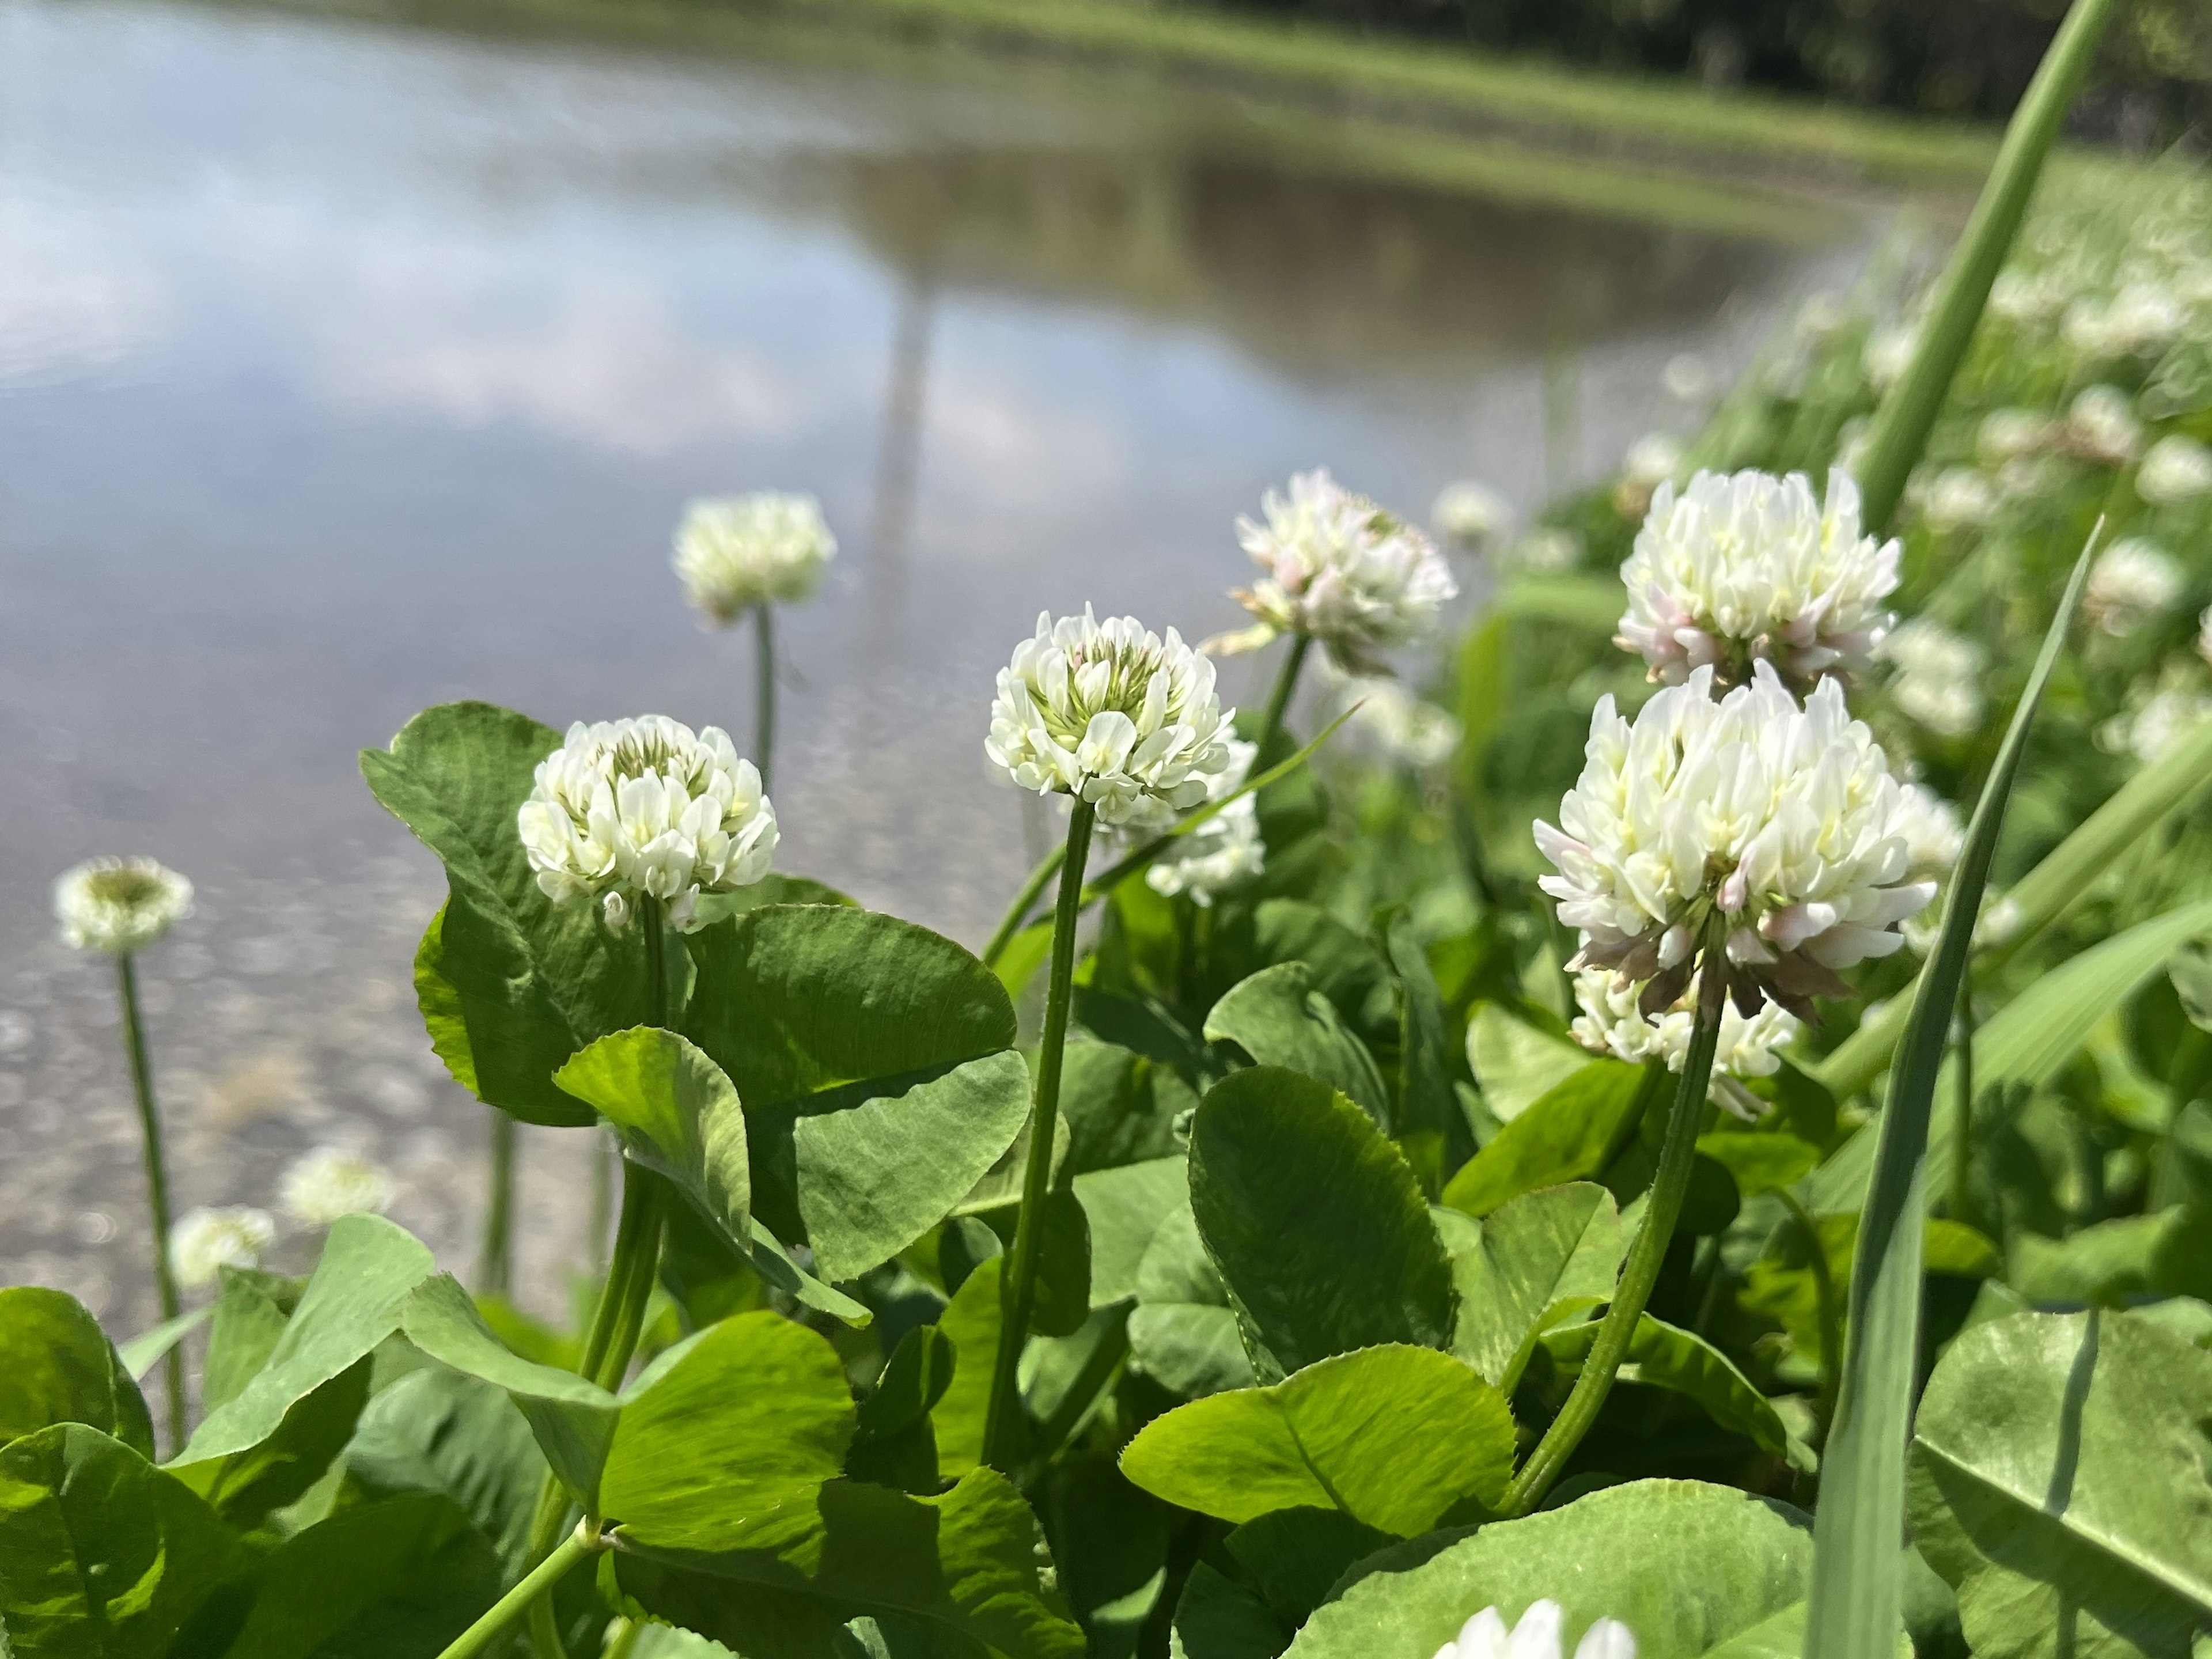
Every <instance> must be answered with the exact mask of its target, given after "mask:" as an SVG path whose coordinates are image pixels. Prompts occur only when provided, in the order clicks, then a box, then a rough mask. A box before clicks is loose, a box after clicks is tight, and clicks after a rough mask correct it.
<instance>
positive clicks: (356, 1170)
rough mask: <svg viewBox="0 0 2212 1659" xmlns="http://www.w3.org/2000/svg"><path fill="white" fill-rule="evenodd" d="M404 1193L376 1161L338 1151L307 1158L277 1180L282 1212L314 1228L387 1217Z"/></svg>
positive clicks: (290, 1166)
mask: <svg viewBox="0 0 2212 1659" xmlns="http://www.w3.org/2000/svg"><path fill="white" fill-rule="evenodd" d="M397 1194H398V1188H397V1187H396V1186H395V1185H394V1184H393V1182H392V1174H391V1171H390V1170H386V1168H385V1167H384V1166H383V1165H382V1164H379V1163H378V1162H377V1161H376V1160H375V1159H374V1158H364V1157H362V1155H361V1154H360V1153H359V1152H347V1151H345V1150H343V1148H341V1147H337V1146H318V1147H316V1148H315V1149H314V1150H313V1152H303V1153H301V1155H300V1156H299V1157H298V1158H294V1159H293V1160H292V1162H291V1163H290V1164H288V1165H286V1166H285V1170H284V1173H283V1174H282V1175H280V1176H277V1177H276V1202H277V1205H278V1206H279V1207H280V1208H282V1209H283V1212H284V1213H285V1214H287V1215H289V1216H290V1217H291V1218H292V1219H293V1220H295V1221H297V1222H299V1223H301V1225H305V1226H309V1227H327V1226H329V1225H331V1223H332V1222H333V1221H336V1220H337V1218H339V1217H340V1216H343V1215H382V1214H383V1213H384V1212H386V1210H388V1209H390V1208H391V1207H392V1199H393V1198H394V1197H395V1196H397Z"/></svg>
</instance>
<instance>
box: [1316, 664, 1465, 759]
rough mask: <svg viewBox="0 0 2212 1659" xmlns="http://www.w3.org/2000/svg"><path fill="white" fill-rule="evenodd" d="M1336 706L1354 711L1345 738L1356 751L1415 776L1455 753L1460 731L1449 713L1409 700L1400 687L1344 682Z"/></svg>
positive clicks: (1422, 700)
mask: <svg viewBox="0 0 2212 1659" xmlns="http://www.w3.org/2000/svg"><path fill="white" fill-rule="evenodd" d="M1336 703H1337V707H1338V708H1350V709H1352V710H1353V711H1355V712H1354V713H1353V714H1352V718H1351V720H1348V721H1347V722H1346V725H1345V735H1346V737H1347V738H1350V739H1351V740H1352V744H1354V745H1355V746H1356V747H1358V748H1362V749H1365V750H1370V751H1371V752H1373V753H1376V754H1378V755H1381V756H1382V757H1384V758H1385V759H1388V760H1392V761H1396V762H1399V763H1402V764H1404V765H1407V766H1410V767H1412V768H1413V769H1415V770H1416V771H1425V770H1427V769H1429V768H1430V767H1432V766H1441V765H1442V764H1443V763H1444V762H1446V761H1448V760H1449V759H1450V758H1451V757H1452V751H1453V750H1455V749H1457V748H1458V747H1459V738H1460V726H1459V722H1458V721H1457V720H1455V719H1453V718H1452V715H1451V714H1450V712H1449V710H1446V709H1443V708H1437V705H1436V704H1434V703H1432V702H1428V701H1427V700H1426V699H1425V698H1422V697H1417V696H1414V695H1413V693H1412V692H1411V691H1408V690H1407V689H1406V687H1405V684H1404V683H1403V682H1401V681H1399V680H1385V679H1350V680H1346V682H1345V683H1344V687H1343V690H1340V692H1339V693H1338V694H1337V698H1336Z"/></svg>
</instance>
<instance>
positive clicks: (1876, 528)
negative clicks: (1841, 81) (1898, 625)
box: [1858, 0, 2112, 534]
mask: <svg viewBox="0 0 2212 1659" xmlns="http://www.w3.org/2000/svg"><path fill="white" fill-rule="evenodd" d="M2111 16H2112V0H2075V3H2074V7H2073V9H2071V10H2070V11H2069V12H2068V13H2067V14H2066V21H2064V22H2063V23H2062V24H2061V25H2059V28H2058V33H2057V37H2056V38H2055V39H2053V40H2052V41H2051V49H2050V50H2049V51H2048V52H2045V53H2044V55H2043V62H2042V64H2040V65H2039V66H2038V68H2037V70H2036V71H2035V78H2034V79H2033V81H2031V82H2028V87H2027V93H2026V94H2025V95H2024V96H2023V97H2022V98H2021V100H2020V107H2019V108H2018V109H2016V110H2015V111H2014V112H2013V117H2012V120H2011V122H2010V123H2009V124H2008V125H2007V126H2006V128H2005V136H2004V143H2003V145H2002V147H2001V148H2000V149H1998V151H1997V159H1996V164H1995V165H1994V166H1992V167H1990V177H1989V182H1988V183H1987V184H1985V185H1983V186H1982V194H1981V198H1980V199H1979V200H1978V201H1977V202H1976V203H1975V204H1974V212H1973V216H1972V218H1970V219H1969V220H1967V222H1966V233H1965V234H1963V235H1962V236H1960V239H1959V246H1958V247H1957V248H1956V249H1955V250H1954V251H1953V252H1952V255H1951V260H1950V263H1949V264H1947V265H1946V266H1945V267H1944V268H1943V275H1942V277H1941V278H1940V279H1939V280H1938V282H1937V283H1936V292H1935V295H1934V296H1933V298H1932V299H1931V301H1929V307H1928V314H1927V319H1926V320H1925V321H1924V322H1923V324H1922V325H1921V329H1920V343H1919V345H1918V348H1917V349H1916V350H1915V351H1914V352H1913V354H1912V362H1911V367H1909V368H1906V370H1905V374H1904V375H1903V377H1902V378H1900V379H1899V381H1898V382H1897V384H1896V385H1895V386H1892V387H1891V388H1890V390H1889V394H1888V395H1887V397H1885V398H1883V399H1882V400H1881V408H1879V409H1877V410H1875V417H1874V428H1873V430H1872V431H1871V432H1870V433H1869V435H1868V441H1867V453H1866V459H1865V460H1864V461H1863V463H1862V464H1861V465H1860V467H1859V478H1858V483H1859V489H1860V492H1861V508H1862V511H1863V513H1865V517H1866V526H1867V528H1868V529H1869V531H1871V532H1875V533H1876V534H1881V533H1882V532H1884V531H1886V529H1887V526H1888V524H1889V519H1890V514H1891V513H1894V512H1895V511H1896V510H1897V503H1898V500H1899V497H1900V496H1902V495H1904V493H1905V478H1906V477H1908V476H1909V475H1910V474H1911V471H1912V469H1913V467H1914V465H1916V464H1917V462H1918V461H1919V459H1920V452H1921V451H1922V450H1923V448H1925V447H1926V446H1927V443H1928V432H1929V428H1931V427H1933V426H1934V425H1935V424H1936V412H1937V411H1938V410H1941V409H1942V406H1943V396H1944V394H1945V393H1946V392H1948V391H1949V390H1950V387H1951V377H1952V376H1953V375H1954V374H1956V373H1957V372H1958V368H1959V364H1960V362H1961V361H1962V360H1963V359H1964V358H1965V356H1966V347H1967V344H1968V343H1970V342H1971V341H1972V339H1973V337H1974V325H1975V324H1977V323H1978V322H1979V321H1980V320H1981V317H1982V307H1983V305H1984V303H1985V302H1986V301H1988V299H1989V297H1990V284H1991V283H1994V282H1996V276H1997V271H1998V270H2000V269H2001V268H2002V266H2003V264H2004V260H2005V254H2006V253H2007V252H2008V251H2009V250H2010V248H2011V247H2012V241H2013V237H2014V236H2015V234H2017V233H2018V232H2019V230H2020V222H2021V216H2023V215H2024V214H2026V212H2027V200H2028V197H2030V196H2031V195H2032V194H2033V193H2034V190H2035V180H2036V177H2037V175H2038V174H2039V173H2041V172H2042V170H2043V162H2044V158H2045V156H2047V155H2049V154H2050V153H2051V144H2052V143H2053V142H2055V141H2056V140H2057V137H2058V128H2059V125H2060V123H2062V122H2063V120H2064V119H2065V118H2066V110H2067V106H2069V105H2070V104H2072V103H2073V101H2074V94H2075V91H2076V90H2078V89H2079V88H2080V87H2081V77H2082V76H2084V75H2085V74H2087V72H2088V68H2089V64H2090V60H2091V59H2093V58H2095V57H2096V55H2097V43H2098V42H2099V41H2100V40H2102V39H2103V38H2104V33H2105V25H2106V21H2109V19H2110V18H2111Z"/></svg>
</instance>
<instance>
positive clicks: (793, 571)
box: [671, 490, 837, 628]
mask: <svg viewBox="0 0 2212 1659" xmlns="http://www.w3.org/2000/svg"><path fill="white" fill-rule="evenodd" d="M836 552H837V538H836V537H835V536H832V535H831V534H830V533H829V525H828V524H827V523H825V522H824V521H823V517H822V505H821V503H820V502H818V501H816V500H815V499H814V497H812V496H811V495H782V494H780V493H778V492H776V491H775V490H761V491H759V492H757V493H756V494H754V495H725V496H719V497H715V498H714V499H711V500H706V501H693V502H692V503H691V504H690V506H689V507H686V508H685V509H684V520H683V522H682V523H681V524H680V525H678V526H677V530H676V546H675V556H674V557H673V559H672V560H671V562H672V563H673V564H674V565H675V567H676V574H677V575H678V578H680V579H681V580H682V581H683V583H684V599H686V600H687V601H688V602H689V603H690V605H691V606H692V608H693V609H695V610H696V611H698V612H699V613H700V614H701V616H702V617H704V618H705V619H706V621H707V623H708V625H709V626H711V627H715V628H726V627H727V626H728V625H729V624H730V623H732V622H734V621H736V620H737V618H738V617H741V616H743V615H744V613H745V612H746V611H749V610H750V609H751V608H752V607H753V606H755V605H767V604H770V603H775V602H780V601H788V600H792V599H805V597H806V596H807V595H808V594H810V593H811V592H813V591H814V589H815V586H816V585H817V583H819V582H820V580H822V568H823V566H824V565H826V564H828V563H829V561H830V560H831V559H832V558H834V557H835V556H836Z"/></svg>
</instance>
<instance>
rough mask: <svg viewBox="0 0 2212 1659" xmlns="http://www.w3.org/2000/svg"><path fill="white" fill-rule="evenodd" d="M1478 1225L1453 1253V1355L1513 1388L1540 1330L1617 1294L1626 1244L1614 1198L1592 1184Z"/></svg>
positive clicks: (1522, 1202) (1545, 1191)
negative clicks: (1455, 1293)
mask: <svg viewBox="0 0 2212 1659" xmlns="http://www.w3.org/2000/svg"><path fill="white" fill-rule="evenodd" d="M1438 1213H1439V1215H1440V1216H1442V1215H1448V1214H1454V1213H1455V1212H1449V1211H1443V1212H1438ZM1461 1225H1468V1224H1467V1223H1464V1222H1462V1224H1461ZM1479 1225H1480V1233H1479V1236H1478V1237H1476V1238H1475V1239H1474V1240H1473V1241H1471V1242H1470V1243H1468V1245H1466V1246H1465V1247H1463V1248H1455V1249H1453V1251H1452V1282H1453V1283H1454V1284H1455V1285H1457V1286H1458V1288H1459V1327H1458V1328H1457V1329H1456V1330H1455V1332H1454V1333H1453V1335H1452V1352H1454V1353H1455V1354H1457V1355H1458V1356H1459V1357H1460V1358H1462V1359H1464V1360H1465V1361H1467V1363H1468V1364H1470V1365H1472V1366H1474V1368H1475V1370H1477V1371H1479V1372H1480V1373H1481V1374H1482V1376H1484V1377H1485V1378H1486V1379H1487V1380H1488V1381H1489V1382H1490V1383H1492V1385H1493V1386H1494V1387H1496V1388H1498V1389H1502V1390H1504V1391H1505V1392H1506V1393H1508V1394H1510V1393H1511V1392H1512V1390H1513V1388H1514V1386H1515V1384H1516V1383H1518V1382H1519V1381H1520V1379H1521V1371H1522V1367H1523V1366H1524V1365H1526V1364H1528V1355H1529V1352H1530V1350H1531V1349H1532V1348H1533V1347H1534V1346H1535V1341H1536V1339H1537V1337H1538V1336H1540V1335H1541V1334H1542V1333H1543V1332H1545V1331H1547V1330H1548V1329H1550V1328H1552V1327H1553V1326H1554V1325H1556V1324H1558V1323H1559V1322H1561V1321H1562V1320H1564V1319H1567V1318H1570V1317H1571V1316H1574V1315H1575V1314H1577V1313H1579V1312H1582V1311H1584V1310H1588V1309H1590V1308H1594V1307H1595V1306H1597V1305H1598V1304H1600V1303H1603V1302H1609V1301H1611V1300H1612V1299H1613V1281H1614V1279H1616V1278H1618V1277H1619V1275H1620V1261H1621V1255H1622V1254H1623V1252H1624V1251H1625V1249H1626V1243H1625V1241H1624V1240H1623V1238H1622V1237H1621V1229H1620V1212H1619V1211H1618V1210H1617V1209H1616V1208H1615V1207H1614V1205H1613V1194H1611V1193H1608V1192H1607V1191H1606V1189H1605V1188H1602V1187H1600V1186H1598V1185H1596V1184H1595V1183H1594V1182H1572V1183H1571V1184H1569V1185H1567V1186H1564V1187H1546V1188H1541V1189H1539V1190H1538V1191H1536V1192H1533V1193H1523V1194H1522V1195H1521V1196H1520V1197H1518V1198H1516V1199H1513V1200H1510V1201H1509V1202H1507V1203H1505V1204H1504V1205H1501V1206H1499V1207H1498V1209H1496V1210H1493V1211H1492V1212H1491V1213H1490V1215H1489V1216H1488V1217H1486V1218H1485V1219H1484V1220H1483V1221H1482V1222H1481V1223H1480V1224H1479ZM1447 1237H1449V1235H1447Z"/></svg>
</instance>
